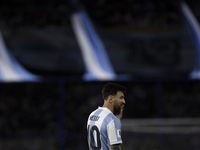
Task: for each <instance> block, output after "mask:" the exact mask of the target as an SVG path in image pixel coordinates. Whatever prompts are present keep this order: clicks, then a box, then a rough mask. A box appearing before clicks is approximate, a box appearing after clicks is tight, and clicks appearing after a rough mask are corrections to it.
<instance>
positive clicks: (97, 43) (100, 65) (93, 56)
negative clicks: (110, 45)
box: [71, 10, 116, 81]
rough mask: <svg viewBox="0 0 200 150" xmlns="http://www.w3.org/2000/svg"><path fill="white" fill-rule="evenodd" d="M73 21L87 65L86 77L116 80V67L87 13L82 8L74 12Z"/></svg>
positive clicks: (88, 78) (86, 78) (89, 78)
mask: <svg viewBox="0 0 200 150" xmlns="http://www.w3.org/2000/svg"><path fill="white" fill-rule="evenodd" d="M71 23H72V27H73V30H74V33H75V36H76V38H77V41H78V43H79V47H80V49H81V52H82V55H83V60H84V62H85V66H86V72H85V74H84V76H83V77H84V79H85V80H86V81H88V80H101V81H102V80H114V79H115V78H116V74H115V72H114V69H113V67H112V65H111V63H110V61H109V58H108V55H107V53H106V50H105V48H104V46H103V44H102V42H101V40H100V38H99V36H98V34H97V33H96V31H95V29H94V27H93V25H92V22H91V21H90V19H89V16H88V15H87V13H86V12H85V11H84V10H80V11H78V12H76V13H74V14H72V16H71Z"/></svg>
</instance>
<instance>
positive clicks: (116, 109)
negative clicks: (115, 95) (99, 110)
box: [113, 103, 121, 115]
mask: <svg viewBox="0 0 200 150" xmlns="http://www.w3.org/2000/svg"><path fill="white" fill-rule="evenodd" d="M120 112H121V106H120V105H119V104H118V103H114V106H113V113H114V115H119V114H120Z"/></svg>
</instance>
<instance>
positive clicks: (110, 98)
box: [108, 95, 113, 103]
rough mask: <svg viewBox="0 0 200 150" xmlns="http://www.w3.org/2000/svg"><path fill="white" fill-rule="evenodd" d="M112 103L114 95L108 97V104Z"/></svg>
mask: <svg viewBox="0 0 200 150" xmlns="http://www.w3.org/2000/svg"><path fill="white" fill-rule="evenodd" d="M112 101H113V96H112V95H109V96H108V102H110V103H112Z"/></svg>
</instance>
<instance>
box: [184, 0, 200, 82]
mask: <svg viewBox="0 0 200 150" xmlns="http://www.w3.org/2000/svg"><path fill="white" fill-rule="evenodd" d="M181 11H182V13H183V16H184V19H185V22H186V25H187V26H188V28H189V30H190V32H191V35H192V38H193V40H194V42H195V46H196V50H197V58H196V64H195V67H194V70H193V71H192V72H191V73H190V78H191V79H200V25H199V22H198V20H197V19H196V17H195V15H194V14H193V12H192V11H191V9H190V8H189V6H188V5H187V4H186V3H185V2H182V3H181Z"/></svg>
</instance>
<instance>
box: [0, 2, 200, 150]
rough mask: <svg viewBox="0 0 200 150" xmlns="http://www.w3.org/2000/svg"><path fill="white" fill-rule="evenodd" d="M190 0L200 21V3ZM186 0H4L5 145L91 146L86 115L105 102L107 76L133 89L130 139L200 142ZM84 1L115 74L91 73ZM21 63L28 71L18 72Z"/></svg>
mask: <svg viewBox="0 0 200 150" xmlns="http://www.w3.org/2000/svg"><path fill="white" fill-rule="evenodd" d="M185 2H186V3H187V5H188V7H189V8H190V9H191V10H192V12H193V14H194V16H195V17H196V18H197V21H198V19H199V18H200V11H199V7H200V3H199V2H197V1H194V0H192V1H191V0H190V1H185ZM181 3H182V1H172V0H168V1H158V0H140V1H139V0H133V1H132V0H123V1H122V0H96V1H94V0H79V1H78V0H77V1H70V0H29V1H25V0H2V1H1V2H0V30H1V36H2V38H0V44H1V46H0V79H1V83H0V149H2V150H86V149H88V146H87V131H86V121H87V117H88V115H89V113H90V112H91V111H93V110H94V109H96V108H97V107H98V106H99V105H100V106H101V105H102V104H103V101H102V97H101V89H102V86H103V85H104V84H105V83H107V82H116V83H119V84H122V85H124V86H126V87H127V89H128V92H127V94H126V97H125V98H126V103H127V105H126V107H125V109H124V118H123V119H122V137H123V143H124V144H123V147H122V148H123V149H125V150H177V149H179V150H199V149H200V142H199V141H200V81H199V78H198V76H197V77H196V78H191V76H190V74H191V72H192V71H194V69H195V68H196V69H197V71H199V70H198V69H199V68H198V66H199V65H200V64H198V62H199V61H200V60H199V59H198V58H199V57H198V55H199V53H200V52H199V51H198V44H197V42H198V40H197V39H196V38H194V37H195V35H194V32H191V26H190V28H188V26H187V23H186V22H187V21H185V20H187V19H186V17H184V15H183V14H182V12H181ZM80 9H81V10H85V11H86V12H87V14H88V16H89V19H90V20H91V21H92V24H93V26H94V27H95V30H96V33H97V34H98V36H99V37H100V39H101V41H102V43H103V45H104V47H105V50H106V54H107V56H108V60H109V62H110V64H111V68H112V69H113V72H114V74H115V75H116V78H113V79H110V78H108V79H103V80H102V79H98V78H97V79H94V78H92V79H89V80H88V79H87V80H86V79H85V78H84V75H85V74H86V73H87V71H88V70H87V69H88V68H87V67H88V66H87V64H86V60H85V59H84V57H83V52H82V51H81V50H80V49H81V48H80V46H79V43H78V41H77V37H76V36H75V33H74V29H73V27H72V26H73V25H72V22H71V20H70V18H71V16H72V15H73V14H74V13H75V12H77V11H79V10H80ZM191 33H192V34H191ZM3 42H4V43H3ZM2 43H3V44H5V47H2V45H3V44H2ZM6 54H8V55H6ZM5 56H6V58H5ZM7 56H8V57H9V56H12V58H14V60H12V61H10V59H9V58H7ZM103 60H104V59H103ZM103 60H102V61H103ZM100 61H101V59H100ZM10 63H11V64H13V63H14V65H13V66H14V67H13V66H12V67H10ZM16 63H19V64H20V67H21V70H25V71H27V72H28V73H27V72H26V73H27V74H28V75H30V76H28V79H27V78H26V77H25V76H24V75H27V74H26V73H23V74H20V73H19V72H20V71H19V70H18V69H19V66H18V67H17V66H16V65H15V64H16ZM9 67H10V68H9ZM13 68H14V71H15V69H16V70H18V72H17V73H19V76H20V78H17V79H16V78H12V77H13V76H15V75H13V76H12V75H11V74H12V73H13V72H14V71H13V70H12V69H13ZM13 74H16V73H13ZM35 75H36V76H37V77H38V78H39V80H35V78H34V77H35ZM29 77H30V78H29ZM32 77H33V78H32Z"/></svg>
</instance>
